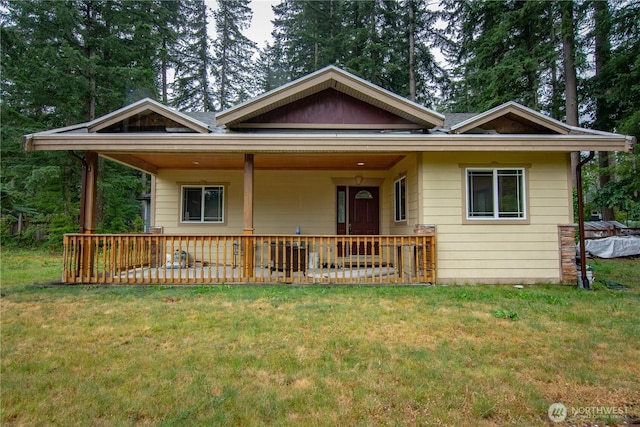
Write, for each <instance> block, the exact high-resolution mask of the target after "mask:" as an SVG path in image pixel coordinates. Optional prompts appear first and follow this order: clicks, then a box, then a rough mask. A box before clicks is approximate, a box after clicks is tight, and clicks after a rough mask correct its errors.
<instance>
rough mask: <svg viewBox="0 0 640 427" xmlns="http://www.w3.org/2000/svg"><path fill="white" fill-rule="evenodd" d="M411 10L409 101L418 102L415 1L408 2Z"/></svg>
mask: <svg viewBox="0 0 640 427" xmlns="http://www.w3.org/2000/svg"><path fill="white" fill-rule="evenodd" d="M407 7H408V9H409V11H408V12H409V99H410V100H412V101H415V100H416V69H415V68H416V67H415V48H416V47H415V44H416V40H415V37H416V35H415V10H414V7H415V4H414V3H413V0H409V1H408V2H407Z"/></svg>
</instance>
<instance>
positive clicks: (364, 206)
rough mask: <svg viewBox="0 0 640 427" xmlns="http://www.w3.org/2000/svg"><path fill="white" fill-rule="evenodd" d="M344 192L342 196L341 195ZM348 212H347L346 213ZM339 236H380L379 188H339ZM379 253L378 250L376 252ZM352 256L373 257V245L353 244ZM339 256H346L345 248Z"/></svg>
mask: <svg viewBox="0 0 640 427" xmlns="http://www.w3.org/2000/svg"><path fill="white" fill-rule="evenodd" d="M341 192H342V195H341V194H340V193H341ZM345 211H346V212H345ZM337 228H338V234H348V235H354V236H365V235H377V234H380V189H379V188H378V187H338V227H337ZM375 252H376V253H377V248H376V250H375ZM350 253H351V254H359V255H371V254H372V253H373V251H372V247H371V243H368V244H366V245H365V243H364V242H360V243H359V244H358V243H353V244H352V245H351V248H350ZM338 255H339V256H344V254H343V248H342V247H340V248H338Z"/></svg>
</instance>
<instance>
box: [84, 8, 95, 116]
mask: <svg viewBox="0 0 640 427" xmlns="http://www.w3.org/2000/svg"><path fill="white" fill-rule="evenodd" d="M96 16H97V13H96V10H95V9H94V8H92V7H91V5H90V4H87V9H86V19H87V23H86V31H87V33H86V35H85V37H86V39H85V54H86V56H87V59H88V61H87V62H88V66H87V82H88V86H89V93H88V96H87V121H89V122H90V121H91V120H93V119H95V118H96V70H95V64H94V61H93V58H94V57H95V52H94V50H93V46H92V45H91V43H92V39H93V35H92V34H91V33H92V31H93V24H94V23H95V21H96Z"/></svg>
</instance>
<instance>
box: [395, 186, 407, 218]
mask: <svg viewBox="0 0 640 427" xmlns="http://www.w3.org/2000/svg"><path fill="white" fill-rule="evenodd" d="M394 211H395V215H394V220H395V222H403V221H406V220H407V177H406V176H403V177H400V178H398V179H397V180H396V181H395V183H394Z"/></svg>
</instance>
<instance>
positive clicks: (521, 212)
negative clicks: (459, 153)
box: [467, 168, 527, 220]
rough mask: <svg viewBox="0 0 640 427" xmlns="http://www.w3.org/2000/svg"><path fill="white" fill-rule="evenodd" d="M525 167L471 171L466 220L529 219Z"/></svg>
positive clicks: (468, 181)
mask: <svg viewBox="0 0 640 427" xmlns="http://www.w3.org/2000/svg"><path fill="white" fill-rule="evenodd" d="M524 180H525V174H524V169H523V168H505V169H497V168H468V169H467V219H470V220H473V219H526V216H527V213H526V198H525V197H526V195H525V182H524Z"/></svg>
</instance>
